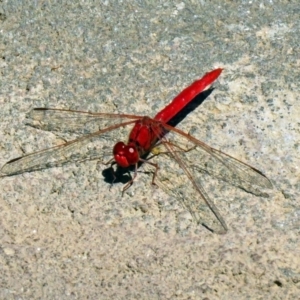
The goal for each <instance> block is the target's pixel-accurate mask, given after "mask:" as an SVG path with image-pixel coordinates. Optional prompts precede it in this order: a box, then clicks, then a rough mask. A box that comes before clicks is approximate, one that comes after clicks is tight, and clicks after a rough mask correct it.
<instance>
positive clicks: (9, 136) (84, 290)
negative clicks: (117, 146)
mask: <svg viewBox="0 0 300 300" xmlns="http://www.w3.org/2000/svg"><path fill="white" fill-rule="evenodd" d="M62 2H64V4H61V2H60V1H46V0H45V1H38V0H35V1H28V2H26V1H17V0H13V1H8V0H4V1H1V3H0V50H1V57H0V70H1V75H0V76H1V77H0V78H1V80H0V86H1V89H0V104H1V110H0V113H1V122H0V126H1V130H0V163H1V164H2V165H3V164H4V163H5V162H6V161H8V160H11V159H13V158H15V157H18V156H21V155H23V154H24V153H30V152H32V151H36V150H38V149H43V148H46V147H49V146H51V145H56V144H59V143H61V142H62V139H63V138H66V137H65V136H63V135H59V134H57V133H56V134H54V133H51V132H45V131H41V130H37V129H35V128H32V127H29V126H26V125H25V123H24V120H25V115H26V113H27V112H28V111H29V110H30V109H31V108H33V107H56V108H70V109H79V110H85V111H95V112H96V111H98V112H123V113H130V114H140V115H150V116H153V115H155V114H156V112H157V111H158V110H159V109H161V108H163V107H164V106H165V105H166V104H167V103H168V102H169V101H170V100H171V99H172V97H174V96H175V95H176V94H177V93H178V92H179V91H181V90H182V89H183V88H184V87H185V86H187V85H188V84H190V83H191V82H192V81H193V80H195V79H197V78H199V77H201V76H202V75H203V74H204V73H205V72H207V71H209V70H211V69H213V68H216V67H223V68H224V69H225V70H224V71H223V74H222V75H221V78H220V80H219V81H218V83H217V84H216V85H215V89H214V91H213V92H212V93H211V95H210V96H209V97H208V98H207V99H206V100H205V101H204V103H203V104H202V105H200V106H199V107H198V108H197V109H195V110H194V111H193V112H192V113H190V114H189V115H188V116H187V117H186V118H184V120H183V121H182V122H181V123H180V124H179V125H178V128H181V129H183V130H185V131H189V130H191V128H192V129H193V134H194V135H195V136H196V137H197V138H199V139H201V140H203V141H205V142H206V143H208V144H209V145H211V146H214V147H216V148H218V149H222V150H223V151H225V152H226V153H229V154H231V155H232V156H234V157H236V158H238V159H241V160H242V161H245V162H247V163H249V164H250V165H253V166H254V167H256V168H257V169H259V170H261V171H263V172H264V173H265V174H266V175H267V176H268V177H269V178H270V179H271V180H272V182H273V185H274V189H273V190H271V191H267V192H268V194H269V198H263V197H257V196H255V195H253V194H251V193H247V192H245V191H243V190H241V189H238V188H235V187H232V186H230V185H227V184H224V183H222V182H217V181H216V183H217V184H218V185H216V186H215V191H214V193H213V194H211V197H212V198H213V199H214V201H215V204H216V205H217V207H218V208H219V210H220V212H221V214H222V216H223V218H224V219H225V220H226V222H227V224H228V227H229V231H228V233H227V234H225V235H217V234H212V233H210V232H209V231H208V230H206V229H205V228H204V227H202V226H201V225H197V224H195V222H192V221H191V219H190V217H189V214H188V212H186V211H185V209H184V208H183V207H181V205H180V203H178V201H176V199H175V198H173V197H172V196H169V195H167V194H166V193H165V192H164V191H162V190H160V189H155V188H153V187H152V186H151V175H149V174H143V173H140V174H138V178H137V180H136V181H135V182H134V184H133V186H132V187H130V188H129V189H128V190H127V191H126V192H125V193H124V196H123V197H122V194H121V191H122V188H123V186H124V184H125V183H123V182H119V183H116V184H115V185H114V186H113V187H112V188H111V189H110V185H109V183H108V182H105V180H104V177H103V174H102V172H103V170H105V169H106V168H107V167H105V166H103V165H101V164H99V163H97V161H95V160H93V161H86V162H84V163H74V164H68V165H65V166H63V167H57V168H51V169H47V170H43V171H37V172H31V173H24V174H21V175H18V176H11V177H4V178H1V181H0V191H1V194H0V222H1V226H0V241H1V244H0V260H1V263H0V266H1V273H0V298H1V299H299V298H300V251H299V249H300V241H299V240H300V235H299V234H300V230H299V228H300V201H299V194H300V192H299V191H300V180H299V178H300V171H299V163H300V159H299V157H300V156H299V148H300V142H299V140H300V122H299V115H300V104H299V103H300V102H299V79H300V76H299V75H300V72H299V68H300V59H299V34H300V28H299V27H300V21H299V3H298V1H204V0H201V1H167V2H160V1H157V2H155V1H123V2H121V1H103V2H102V4H98V3H97V1H91V0H89V1H62ZM99 2H100V1H99ZM119 138H120V137H119ZM125 139H126V138H125ZM114 142H115V141H111V144H112V145H113V144H114ZM213 182H214V181H213ZM213 184H214V183H213Z"/></svg>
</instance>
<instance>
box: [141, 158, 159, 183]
mask: <svg viewBox="0 0 300 300" xmlns="http://www.w3.org/2000/svg"><path fill="white" fill-rule="evenodd" d="M140 161H142V162H143V163H146V164H149V165H151V166H153V167H154V168H155V171H154V173H153V176H152V185H155V186H157V184H156V183H155V177H156V175H157V172H158V170H159V165H158V164H155V163H152V162H150V161H149V160H147V159H142V158H140Z"/></svg>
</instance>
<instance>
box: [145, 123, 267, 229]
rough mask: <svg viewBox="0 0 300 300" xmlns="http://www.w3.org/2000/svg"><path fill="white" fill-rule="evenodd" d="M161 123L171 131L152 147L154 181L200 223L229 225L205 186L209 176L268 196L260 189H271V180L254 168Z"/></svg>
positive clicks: (259, 194) (208, 225)
mask: <svg viewBox="0 0 300 300" xmlns="http://www.w3.org/2000/svg"><path fill="white" fill-rule="evenodd" d="M162 126H163V127H164V131H168V134H167V135H166V136H165V137H163V138H162V139H161V142H160V145H159V146H158V147H155V148H154V149H153V150H152V153H154V154H157V155H156V156H155V157H154V158H153V161H154V160H155V163H157V164H158V165H159V170H158V172H157V176H156V179H155V183H156V184H157V185H158V186H159V187H161V188H162V189H164V190H165V191H166V192H167V193H169V194H171V195H173V196H174V197H176V198H178V199H179V200H180V201H181V203H182V204H183V205H184V206H185V207H186V208H187V209H188V210H189V211H190V213H191V215H192V216H193V218H194V219H195V220H196V221H197V222H198V223H201V224H202V225H204V226H205V227H207V228H209V229H210V230H212V231H213V232H216V233H220V234H222V233H225V232H226V231H227V226H226V223H225V221H224V220H223V218H222V216H221V214H220V213H219V211H218V209H217V207H216V205H215V204H214V202H213V200H212V199H211V198H210V196H209V194H208V193H207V192H206V191H205V189H204V187H203V186H204V181H206V180H207V178H208V177H209V176H206V175H211V176H213V177H214V178H217V179H220V180H223V181H225V182H228V183H230V184H231V185H234V186H237V187H239V188H242V189H244V190H246V191H247V192H250V193H253V194H255V195H257V196H264V197H266V196H267V194H266V193H265V192H263V191H261V189H269V188H272V184H271V182H270V181H269V179H268V178H267V177H266V176H265V175H263V174H262V173H261V172H260V171H258V170H256V169H255V168H253V167H251V166H249V165H247V164H245V163H243V162H241V161H239V160H237V159H235V158H233V157H231V156H229V155H227V154H225V153H223V152H221V151H218V150H216V149H214V148H211V147H209V146H208V145H206V144H205V143H203V142H201V141H199V140H197V139H195V138H194V137H192V136H190V135H188V134H186V133H184V132H182V131H181V130H179V129H177V128H173V127H171V126H168V125H165V124H164V125H162ZM151 161H152V160H151ZM147 168H148V167H147ZM205 186H206V184H205ZM212 188H214V186H213V187H212Z"/></svg>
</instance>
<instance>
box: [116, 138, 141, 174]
mask: <svg viewBox="0 0 300 300" xmlns="http://www.w3.org/2000/svg"><path fill="white" fill-rule="evenodd" d="M113 155H114V159H115V161H116V163H117V164H118V165H119V166H120V167H123V168H126V167H129V166H131V165H135V164H136V163H137V162H138V161H139V159H140V156H139V152H138V150H137V148H136V146H135V145H134V144H133V143H129V144H128V145H126V144H124V143H123V142H118V143H117V144H116V145H115V146H114V149H113Z"/></svg>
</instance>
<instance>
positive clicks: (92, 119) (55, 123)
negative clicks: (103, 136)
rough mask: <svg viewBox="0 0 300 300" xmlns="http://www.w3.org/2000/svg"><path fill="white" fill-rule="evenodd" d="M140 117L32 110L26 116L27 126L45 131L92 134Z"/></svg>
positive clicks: (60, 110)
mask: <svg viewBox="0 0 300 300" xmlns="http://www.w3.org/2000/svg"><path fill="white" fill-rule="evenodd" d="M141 118H142V117H139V116H133V115H125V114H109V113H91V112H84V111H74V110H65V109H50V108H34V109H32V110H31V111H30V112H29V113H28V114H27V121H26V123H27V125H30V126H33V127H35V128H39V129H42V130H47V131H62V132H76V133H84V134H87V133H92V132H96V131H98V130H103V129H104V128H107V127H110V126H113V125H116V124H119V123H123V122H126V121H129V120H138V119H141Z"/></svg>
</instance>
